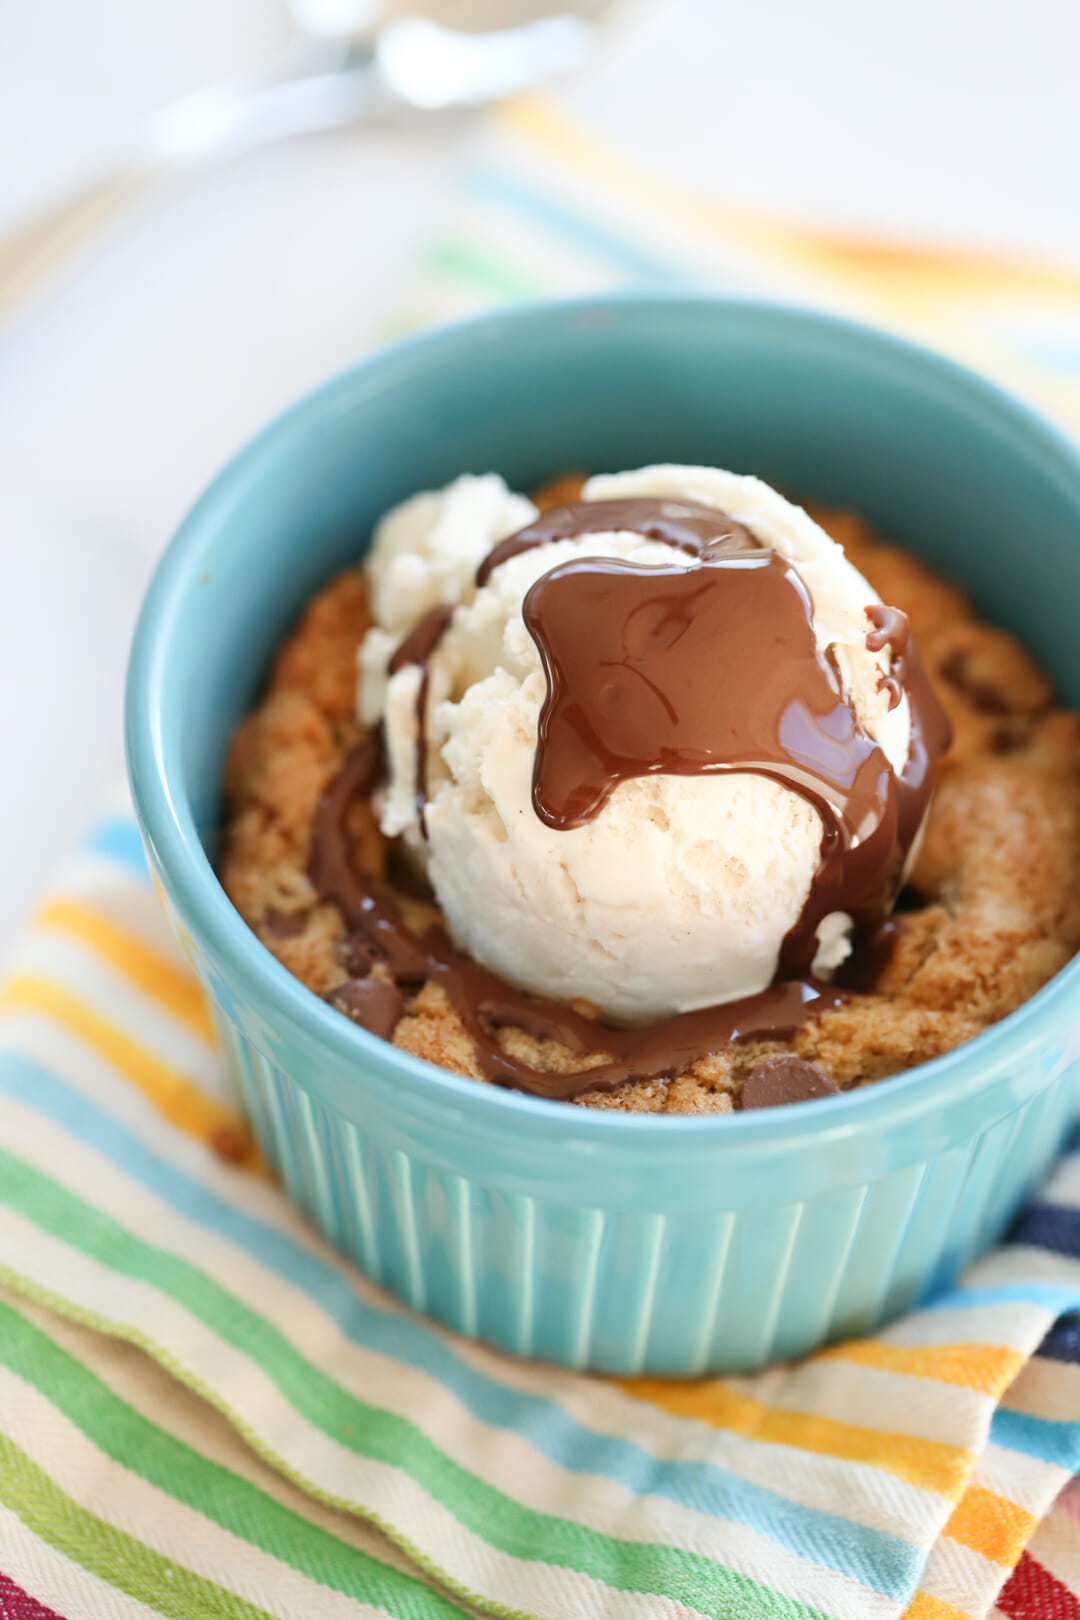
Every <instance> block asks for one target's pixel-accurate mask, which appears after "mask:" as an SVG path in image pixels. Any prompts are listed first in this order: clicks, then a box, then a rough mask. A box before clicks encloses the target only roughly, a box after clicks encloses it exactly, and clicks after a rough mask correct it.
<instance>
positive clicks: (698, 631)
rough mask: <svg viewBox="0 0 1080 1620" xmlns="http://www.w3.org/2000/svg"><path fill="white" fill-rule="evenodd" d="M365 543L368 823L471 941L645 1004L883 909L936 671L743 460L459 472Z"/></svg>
mask: <svg viewBox="0 0 1080 1620" xmlns="http://www.w3.org/2000/svg"><path fill="white" fill-rule="evenodd" d="M481 490H482V493H481ZM470 503H471V516H470ZM512 531H517V532H516V533H515V534H512ZM508 536H510V538H507V537H508ZM499 542H501V544H500V543H499ZM466 559H467V561H466ZM367 566H368V572H369V578H370V580H371V581H372V584H373V602H374V607H375V612H376V616H377V618H378V619H379V621H380V622H379V625H378V627H377V628H376V629H374V630H372V631H371V632H370V633H369V635H368V637H367V638H366V640H365V643H364V646H363V648H362V649H361V667H362V679H361V687H360V713H361V718H362V719H363V720H364V721H365V722H366V723H368V724H371V723H373V722H374V721H375V720H376V719H381V720H382V721H383V725H384V734H385V743H386V757H387V780H386V784H385V789H384V792H383V797H382V802H381V821H382V826H383V830H384V831H385V832H386V833H387V834H388V835H391V836H398V835H402V836H404V838H405V840H406V842H407V844H408V845H409V847H410V848H411V850H412V851H413V852H414V854H415V856H416V858H417V859H418V860H420V861H422V863H423V864H424V866H425V868H426V871H427V875H428V878H429V880H430V882H431V885H432V888H433V890H434V893H435V896H436V898H437V900H438V902H439V904H440V906H441V908H442V910H443V913H444V915H445V917H446V921H447V926H448V928H449V930H450V932H451V934H452V935H453V937H454V939H455V940H456V941H457V943H458V945H459V946H460V947H462V948H463V949H464V950H466V951H467V952H468V953H469V954H470V955H471V956H472V957H474V958H475V959H476V960H477V961H478V962H480V963H482V964H483V965H485V966H486V967H488V968H490V969H492V970H493V971H494V972H496V973H497V974H499V975H500V977H502V978H503V979H505V980H506V981H508V982H509V983H511V984H513V985H516V986H518V987H519V988H522V989H526V990H529V991H532V992H534V993H536V994H539V995H543V996H547V997H551V998H554V999H558V1000H570V999H572V998H576V997H584V998H586V999H588V1000H589V1001H591V1002H593V1003H595V1004H596V1005H597V1006H599V1007H600V1008H601V1009H602V1011H603V1012H604V1014H606V1015H607V1016H608V1017H609V1018H610V1019H611V1020H613V1021H616V1022H623V1023H633V1022H645V1021H655V1020H658V1019H662V1018H665V1017H669V1016H673V1015H675V1014H678V1013H685V1012H690V1011H693V1010H694V1009H698V1008H703V1007H709V1006H712V1005H716V1004H719V1003H723V1002H729V1001H733V1000H736V999H738V998H742V997H746V996H751V995H754V994H756V993H757V992H759V991H762V990H764V989H765V987H766V986H768V985H770V984H772V983H773V982H774V980H775V979H776V978H777V976H778V974H780V975H781V976H786V975H795V974H799V973H805V972H807V971H809V970H810V969H811V968H812V969H813V971H814V972H815V973H817V974H819V975H822V974H824V975H827V974H828V973H830V972H831V971H832V970H833V969H835V967H836V966H837V965H838V964H839V963H840V962H841V961H842V960H843V959H844V957H845V956H846V955H847V954H848V952H849V950H850V937H851V933H852V929H853V926H854V924H855V922H856V921H858V922H859V923H860V924H864V925H865V924H868V923H872V922H874V921H877V922H880V921H881V919H882V917H883V916H884V914H885V911H886V910H887V908H888V906H889V904H891V900H892V898H893V897H894V895H895V893H896V890H897V889H898V887H899V885H900V882H901V877H902V869H903V865H904V861H905V858H906V857H907V855H908V853H909V851H910V849H911V847H912V845H913V843H914V840H915V838H916V836H917V833H918V828H919V824H920V823H921V821H922V819H923V817H924V814H925V809H926V806H927V804H928V801H929V790H930V771H931V768H932V761H933V755H934V753H935V752H936V748H937V746H938V744H939V743H940V740H941V739H940V737H937V738H936V739H935V737H930V738H927V737H926V736H925V735H924V733H925V732H926V726H925V725H924V723H923V721H924V719H925V715H924V714H923V712H922V711H925V710H926V706H927V703H928V701H929V702H932V699H929V696H928V688H926V689H925V690H924V686H925V683H922V684H921V685H919V686H918V687H917V684H916V679H915V678H913V677H912V674H911V668H909V662H908V654H907V652H906V626H905V624H904V621H903V617H902V615H899V614H897V613H895V612H894V610H892V609H887V608H885V607H884V605H883V604H882V603H881V602H880V600H879V598H878V597H877V595H876V594H875V593H874V591H872V590H871V588H870V586H869V585H868V584H867V583H866V581H865V580H864V579H863V578H862V576H861V575H860V574H859V573H858V572H857V571H856V570H855V569H854V568H853V567H852V566H851V564H850V563H849V562H848V561H847V559H846V558H845V556H844V554H843V551H842V549H841V548H840V546H838V545H837V544H836V543H835V542H834V541H833V540H831V539H830V538H829V537H828V536H827V535H826V534H825V533H824V531H823V530H822V529H820V528H819V527H818V525H817V524H815V523H814V522H813V521H812V520H811V519H810V518H809V517H808V516H807V514H806V513H805V512H803V511H802V510H801V509H800V508H798V507H796V506H794V505H792V504H791V503H789V502H788V501H786V500H784V499H783V498H782V497H781V496H780V495H778V494H777V493H776V492H775V491H774V490H772V489H771V488H769V487H768V486H767V485H765V484H763V483H761V482H760V481H759V480H757V479H754V478H748V477H741V476H738V475H736V474H733V473H727V472H721V471H719V470H717V469H713V468H699V467H675V466H664V467H651V468H646V469H643V470H641V471H638V472H628V473H621V474H616V475H610V476H604V477H597V478H593V479H591V480H590V481H589V482H588V483H587V484H586V486H585V489H584V491H583V500H582V502H580V503H576V504H575V505H573V506H571V507H567V508H564V509H561V510H560V511H559V512H557V513H552V514H548V515H546V516H545V517H544V518H540V519H537V518H536V515H535V508H533V507H532V506H531V505H529V504H528V503H526V502H524V501H523V500H522V498H521V497H520V496H514V495H512V494H511V493H510V492H509V491H508V490H506V488H505V486H504V485H502V483H501V481H500V480H498V479H495V478H487V479H482V480H469V481H465V480H459V481H458V482H457V483H456V484H455V485H451V486H450V488H449V489H448V490H446V491H444V492H443V493H442V494H437V495H425V496H422V497H419V498H418V499H417V500H414V501H413V502H410V503H407V504H406V506H405V507H404V508H401V509H399V510H398V512H397V513H392V514H390V516H389V517H388V519H386V520H385V521H384V524H383V526H382V527H381V529H380V531H379V532H378V533H377V535H376V538H375V542H374V546H373V551H372V554H371V558H370V560H369V563H368V565H367ZM395 577H396V578H399V579H403V580H407V581H408V584H409V593H408V603H411V604H412V606H410V605H408V603H407V602H406V599H405V595H404V594H403V593H401V592H400V591H398V592H397V593H396V594H395V592H393V591H391V590H389V588H388V581H390V580H392V579H393V578H395ZM389 598H393V600H389ZM425 614H426V615H427V616H426V617H425ZM931 718H932V719H933V722H934V725H936V716H933V717H931ZM931 729H933V727H931ZM939 729H940V728H939ZM421 756H422V757H421Z"/></svg>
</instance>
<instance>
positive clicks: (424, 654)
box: [386, 606, 454, 838]
mask: <svg viewBox="0 0 1080 1620" xmlns="http://www.w3.org/2000/svg"><path fill="white" fill-rule="evenodd" d="M453 613H454V610H453V608H452V607H447V606H441V607H433V608H432V609H431V611H430V612H429V613H425V614H424V617H423V618H422V619H421V620H420V622H419V624H417V625H414V627H413V628H412V629H411V630H410V631H409V634H408V635H407V636H406V637H405V639H404V641H402V642H401V644H400V646H398V647H396V648H395V649H394V653H393V656H392V657H391V659H390V662H389V663H388V664H387V666H386V673H387V675H396V674H397V672H398V670H399V669H405V668H406V666H407V665H409V664H419V665H420V670H421V674H420V685H419V688H418V689H417V693H416V816H417V820H418V821H419V823H420V835H421V837H422V838H426V837H427V820H426V818H425V815H424V808H425V806H426V804H427V709H428V701H427V700H428V680H429V673H428V665H429V661H430V659H431V655H432V653H433V652H434V651H435V648H436V647H437V645H438V643H439V641H440V640H441V638H442V633H443V631H444V630H445V629H446V627H447V625H448V624H449V623H450V620H451V618H452V617H453Z"/></svg>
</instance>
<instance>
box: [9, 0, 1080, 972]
mask: <svg viewBox="0 0 1080 1620" xmlns="http://www.w3.org/2000/svg"><path fill="white" fill-rule="evenodd" d="M287 38H288V26H287V23H286V20H285V17H284V14H283V12H282V10H281V9H280V8H279V7H278V6H276V5H275V4H272V3H270V0H155V3H154V4H153V5H150V6H148V5H146V3H145V0H94V3H92V4H87V3H86V0H35V3H34V4H33V5H26V6H18V7H16V6H9V7H6V8H4V10H3V14H2V15H0V229H2V227H3V225H4V223H5V222H7V221H10V220H12V219H14V218H16V217H18V215H19V212H20V210H21V209H23V208H25V207H27V206H28V205H31V204H32V203H33V202H34V201H35V200H38V199H41V198H43V197H44V196H45V195H46V194H47V193H48V192H49V190H50V189H52V188H54V187H56V186H59V185H61V184H62V183H63V182H64V181H65V180H68V179H70V178H72V177H73V176H74V175H76V174H77V173H78V172H79V171H80V170H81V169H83V168H85V166H86V165H87V164H88V163H89V162H91V161H92V159H93V156H94V154H95V152H97V151H100V150H102V149H103V148H104V147H105V146H106V145H107V143H108V141H109V140H110V139H111V138H113V137H114V136H115V135H116V134H117V133H118V132H119V131H120V130H122V129H123V127H124V126H125V124H126V123H127V121H128V120H130V119H133V118H135V117H136V116H138V115H139V114H140V113H143V112H146V111H148V110H150V109H151V108H153V107H154V106H156V105H157V104H159V103H160V102H162V101H163V100H165V99H166V98H168V97H169V96H171V95H174V94H177V93H179V92H180V91H182V90H184V89H186V88H190V87H193V86H195V85H197V84H199V83H201V82H203V81H205V80H207V79H209V78H212V77H214V76H215V75H217V74H220V73H226V72H235V71H241V70H243V69H244V68H245V67H248V66H253V65H256V64H258V63H261V62H265V61H268V60H271V59H272V58H273V55H274V53H275V51H277V50H279V49H281V48H282V46H283V44H284V43H285V42H286V40H287ZM1078 59H1080V8H1078V7H1076V6H1075V5H1074V4H1073V3H1072V0H1026V4H1025V5H1024V6H1023V7H1017V6H1015V5H1014V4H1013V3H1012V0H908V3H907V4H905V5H904V6H903V7H900V6H886V5H867V4H866V0H814V3H813V4H808V3H807V0H667V3H664V0H657V3H656V4H653V5H651V6H650V5H649V4H648V3H647V0H646V3H642V4H640V5H639V7H638V9H637V10H636V11H634V12H633V13H632V15H631V17H630V18H629V19H628V21H627V22H626V24H625V25H624V27H623V29H622V30H621V31H620V33H619V34H618V35H617V36H616V37H615V38H613V40H612V43H611V47H610V49H609V51H608V52H607V54H606V55H605V56H604V57H603V58H602V59H601V60H600V61H598V63H597V64H596V66H595V67H594V68H592V69H591V70H590V71H589V72H588V73H587V74H585V75H583V76H582V77H581V78H580V79H579V80H578V81H577V82H576V83H575V84H573V85H572V86H568V87H567V88H566V89H565V91H564V92H563V93H564V95H565V97H566V99H567V101H568V103H569V104H570V105H571V107H572V108H573V110H574V112H575V114H576V115H577V116H578V117H579V118H582V119H584V120H585V121H586V122H587V123H589V124H592V125H593V126H594V127H596V128H597V129H599V130H600V131H602V132H603V133H604V134H605V135H607V136H608V137H609V138H615V139H617V140H618V141H619V142H620V143H621V144H622V145H623V146H624V147H626V148H627V149H629V150H631V151H633V152H636V153H638V154H640V155H642V156H645V157H647V158H648V159H649V161H650V162H651V163H652V164H653V165H654V166H656V165H660V166H662V167H664V168H666V169H667V170H669V171H670V172H671V173H673V174H675V175H677V176H678V177H679V178H680V179H682V180H684V181H689V182H692V183H693V184H695V185H697V186H698V187H699V188H700V189H702V190H703V191H706V192H711V193H712V194H713V195H715V196H717V197H720V198H726V199H730V200H735V201H739V202H743V203H749V204H752V205H753V206H754V207H755V208H758V209H760V210H763V211H766V212H768V211H776V212H783V213H786V214H788V215H790V216H794V217H798V218H802V219H807V220H811V221H820V222H824V223H829V224H834V225H841V226H844V227H848V228H855V229H860V230H867V231H879V232H885V233H888V234H890V235H892V236H909V237H922V238H927V239H931V240H935V241H941V240H945V241H948V240H954V241H958V242H965V243H968V244H982V245H990V246H996V247H1006V248H1010V249H1013V250H1020V251H1024V252H1041V253H1052V254H1055V255H1058V256H1066V257H1069V258H1072V259H1074V260H1076V261H1080V110H1078V109H1080V100H1078V98H1077V96H1076V93H1075V64H1076V62H1077V60H1078ZM469 138H470V137H469V133H468V130H467V129H459V130H454V131H448V130H447V129H445V128H438V129H434V128H432V129H426V130H425V129H415V128H414V129H410V130H408V131H404V130H398V131H387V130H382V131H374V132H370V131H369V132H365V133H363V134H353V135H345V136H337V137H333V138H324V139H320V140H318V141H312V142H308V143H304V144H295V145H292V146H289V147H282V148H278V149H275V150H273V151H268V152H265V153H262V154H259V155H257V156H254V157H252V158H249V159H247V160H245V161H244V162H243V163H242V164H238V165H236V166H234V167H233V168H231V169H228V170H222V171H220V172H218V173H215V174H214V175H212V176H211V177H209V178H207V179H206V180H204V181H202V182H200V183H199V184H198V185H197V186H194V187H192V188H190V189H188V190H186V191H184V192H182V193H179V194H177V195H174V196H172V197H170V198H169V199H168V200H165V201H163V202H161V203H159V204H157V205H155V206H154V207H153V208H152V209H149V210H147V211H144V212H142V213H140V214H138V215H136V216H134V217H129V218H128V219H127V220H126V221H125V222H124V224H123V225H122V227H120V228H119V229H117V230H116V231H114V232H113V233H112V234H111V235H110V237H109V238H108V239H107V240H106V241H104V242H103V243H102V244H100V245H99V246H98V247H97V248H95V250H94V251H93V252H92V253H91V254H90V255H88V256H86V257H84V258H83V259H81V260H80V261H78V263H77V264H76V265H75V266H73V267H72V269H71V270H70V272H69V273H68V274H67V275H65V276H64V277H63V278H62V279H61V280H60V281H58V282H57V283H56V284H55V285H54V286H53V287H52V288H51V289H50V290H49V291H48V292H47V293H46V294H45V295H43V296H42V297H41V298H40V299H39V300H38V301H37V302H36V303H35V304H34V305H33V306H32V307H30V308H29V309H28V310H27V311H26V312H25V313H24V315H23V316H22V318H21V319H20V320H19V321H18V322H17V323H16V324H15V325H14V326H8V327H7V328H6V329H4V330H0V560H2V563H3V576H2V577H3V581H4V584H3V589H2V591H0V747H2V756H0V757H2V759H3V762H4V768H3V771H2V773H0V784H2V787H3V791H2V792H0V848H2V849H3V850H4V851H5V854H4V857H3V859H2V861H0V952H2V951H3V950H4V949H5V947H6V945H7V943H8V942H9V941H10V939H11V937H12V934H13V931H14V929H15V927H16V925H17V921H18V919H19V917H20V916H21V914H22V913H23V912H24V911H25V910H26V908H27V907H28V906H29V905H30V903H31V901H32V899H33V897H34V895H35V893H36V892H37V890H38V889H39V888H40V887H41V885H42V883H43V881H44V880H45V878H46V876H47V874H48V871H49V868H50V866H51V865H52V864H53V863H54V862H55V861H56V860H57V858H58V857H59V856H60V855H61V853H62V852H63V850H64V849H65V848H66V847H67V846H68V845H69V844H70V843H71V842H72V841H73V840H74V839H75V838H77V836H78V835H79V833H80V831H81V830H82V828H83V827H84V826H85V825H86V823H87V822H88V821H89V820H90V819H91V818H92V816H93V814H94V813H95V810H96V808H97V806H98V805H99V804H100V802H101V797H102V794H103V792H104V791H105V790H106V789H107V787H108V785H109V783H110V782H111V781H113V780H115V779H116V778H117V776H118V775H119V771H120V766H121V747H120V724H119V712H120V692H121V683H122V673H123V667H124V661H125V657H126V651H127V643H128V639H129V636H130V632H131V625H132V620H133V616H134V613H135V609H136V606H137V603H138V599H139V596H140V593H141V591H142V589H143V586H144V583H145V580H146V577H147V574H148V572H149V570H150V568H151V567H152V565H153V562H154V560H155V558H156V556H157V555H158V553H159V552H160V549H161V547H162V545H163V544H164V543H165V541H166V540H167V538H168V535H169V533H170V531H171V529H172V528H173V526H174V525H175V523H176V521H177V519H178V518H179V516H180V515H181V514H182V512H183V510H184V509H185V508H186V507H187V506H188V505H189V504H190V502H191V500H192V499H193V498H194V496H195V494H196V493H197V492H198V490H199V488H200V486H201V485H202V484H203V483H204V482H205V481H206V479H207V477H208V476H209V474H210V473H211V472H212V471H213V470H214V469H215V468H216V467H217V466H219V465H220V463H221V462H222V461H223V460H224V459H225V457H226V456H227V455H228V454H229V453H230V452H231V451H232V450H233V449H234V448H235V447H236V446H237V445H238V444H239V443H240V442H241V441H242V440H243V439H244V438H245V437H246V436H247V435H248V434H249V433H251V432H252V431H253V430H254V428H256V427H257V426H258V425H259V424H260V423H261V422H263V421H264V420H265V419H266V418H267V417H268V416H270V415H271V414H273V413H274V412H275V411H276V410H277V409H279V407H280V406H281V405H283V404H284V403H285V402H286V401H287V400H289V399H290V398H291V397H292V396H293V395H295V394H296V393H298V392H299V391H300V390H302V389H304V388H305V387H307V386H308V385H309V384H310V383H312V382H313V381H315V380H316V379H317V378H319V377H320V376H321V375H324V374H325V373H327V372H329V371H332V370H336V369H338V368H340V367H341V366H342V365H344V364H346V363H347V362H348V361H349V360H350V359H351V358H353V357H354V356H355V355H357V354H358V353H359V352H360V351H361V350H362V349H363V348H364V347H365V346H366V345H367V344H369V343H370V342H372V341H373V340H374V338H375V336H376V334H377V333H378V331H379V329H380V327H381V326H382V325H383V324H384V323H385V321H386V320H387V319H388V317H389V316H390V314H391V313H392V311H393V307H394V303H395V299H396V298H397V297H398V296H399V293H400V288H401V285H402V282H403V280H404V279H405V278H406V277H407V275H408V272H409V268H410V266H411V265H412V264H413V263H414V262H415V259H416V256H417V253H418V251H419V249H420V246H421V244H422V243H423V242H424V241H425V240H426V239H427V238H428V237H429V236H430V234H431V233H432V232H433V231H434V229H435V228H436V227H437V224H438V221H439V219H440V217H441V215H443V214H444V213H445V212H446V210H447V209H449V208H451V207H452V204H453V176H454V172H455V169H456V167H457V165H458V164H459V162H460V161H461V158H462V155H463V151H464V149H465V146H466V145H467V142H468V140H469Z"/></svg>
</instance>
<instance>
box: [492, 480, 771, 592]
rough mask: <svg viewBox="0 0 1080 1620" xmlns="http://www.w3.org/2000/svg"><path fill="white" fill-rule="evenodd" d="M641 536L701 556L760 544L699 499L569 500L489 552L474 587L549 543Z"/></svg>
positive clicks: (726, 516) (745, 549)
mask: <svg viewBox="0 0 1080 1620" xmlns="http://www.w3.org/2000/svg"><path fill="white" fill-rule="evenodd" d="M612 533H621V534H640V535H641V536H642V537H643V538H644V539H646V540H662V541H663V542H664V544H665V545H668V546H676V547H677V548H678V550H679V551H688V552H690V553H691V555H692V556H695V557H699V556H701V554H702V553H703V552H704V551H706V550H714V549H716V548H717V546H718V545H722V546H723V547H724V549H725V550H728V551H760V550H761V549H762V547H761V542H760V540H755V539H754V536H753V535H752V534H751V533H750V530H749V529H747V528H745V527H744V526H743V524H741V523H736V522H735V520H734V518H730V517H728V515H727V513H726V512H721V511H720V510H719V508H718V507H715V506H702V505H701V504H700V502H698V501H681V500H674V499H672V498H670V497H669V496H663V497H654V496H652V495H629V496H626V497H624V498H623V499H622V500H618V501H571V502H570V504H569V505H568V506H556V507H553V508H552V510H551V511H550V512H545V513H544V514H543V516H542V517H538V518H537V519H536V522H535V523H530V524H528V525H527V527H526V528H524V529H519V530H518V532H517V533H516V534H511V535H508V536H507V537H506V539H505V540H500V542H499V544H498V545H497V546H496V547H495V549H494V551H489V552H488V554H487V556H486V557H485V558H484V560H483V562H482V563H481V564H480V567H479V568H478V570H477V573H476V583H477V584H478V585H486V584H487V582H488V580H489V579H490V578H491V576H492V574H493V573H494V572H495V570H496V568H498V567H499V566H500V564H501V563H504V562H509V560H510V558H511V557H517V556H519V555H520V554H521V552H523V551H533V550H534V549H535V548H536V547H537V546H546V545H550V543H551V541H553V540H577V539H580V537H581V536H582V535H584V534H612Z"/></svg>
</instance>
